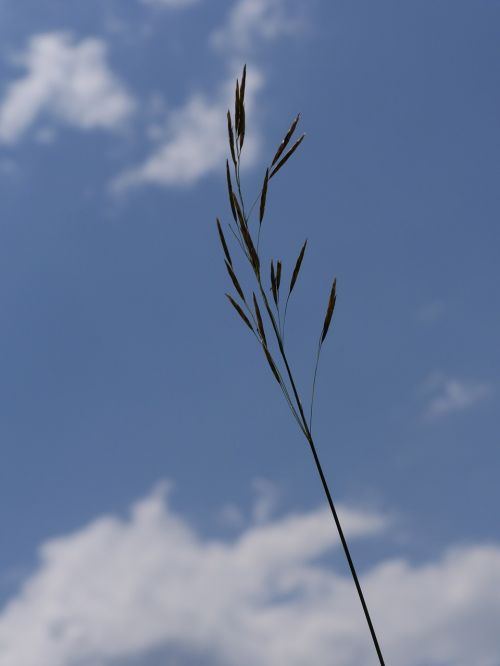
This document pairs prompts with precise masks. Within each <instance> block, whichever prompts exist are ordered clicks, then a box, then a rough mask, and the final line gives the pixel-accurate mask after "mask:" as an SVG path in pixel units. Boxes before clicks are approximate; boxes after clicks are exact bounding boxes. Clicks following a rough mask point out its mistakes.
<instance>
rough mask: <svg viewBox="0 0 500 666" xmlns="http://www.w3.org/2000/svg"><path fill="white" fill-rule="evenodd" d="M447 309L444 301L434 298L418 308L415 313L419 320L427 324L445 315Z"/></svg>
mask: <svg viewBox="0 0 500 666" xmlns="http://www.w3.org/2000/svg"><path fill="white" fill-rule="evenodd" d="M445 309H446V308H445V304H444V303H443V301H439V300H434V301H429V302H428V303H425V304H424V305H422V306H421V307H420V308H418V310H417V311H416V313H415V315H416V318H417V319H418V321H420V322H422V323H425V324H431V323H433V322H435V321H437V320H438V319H440V318H441V317H442V316H443V314H444V312H445Z"/></svg>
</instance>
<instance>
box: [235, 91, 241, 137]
mask: <svg viewBox="0 0 500 666" xmlns="http://www.w3.org/2000/svg"><path fill="white" fill-rule="evenodd" d="M234 127H235V129H236V136H237V137H238V136H239V134H240V82H239V81H238V79H236V91H235V93H234Z"/></svg>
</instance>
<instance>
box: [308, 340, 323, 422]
mask: <svg viewBox="0 0 500 666" xmlns="http://www.w3.org/2000/svg"><path fill="white" fill-rule="evenodd" d="M320 354H321V338H320V340H319V342H318V351H317V353H316V364H315V366H314V377H313V383H312V391H311V409H310V412H309V431H310V432H311V433H312V421H313V406H314V394H315V391H316V377H317V375H318V364H319V356H320Z"/></svg>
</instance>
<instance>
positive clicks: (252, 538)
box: [0, 484, 500, 666]
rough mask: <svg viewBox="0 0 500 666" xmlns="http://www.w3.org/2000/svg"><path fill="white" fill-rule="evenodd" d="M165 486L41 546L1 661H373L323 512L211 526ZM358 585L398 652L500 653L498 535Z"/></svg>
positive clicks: (410, 665)
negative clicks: (212, 533)
mask: <svg viewBox="0 0 500 666" xmlns="http://www.w3.org/2000/svg"><path fill="white" fill-rule="evenodd" d="M167 488H168V485H167V484H163V486H160V487H158V488H157V489H156V490H155V491H154V492H153V493H152V494H150V495H149V496H148V497H146V498H144V499H142V500H140V501H139V502H137V503H136V504H134V505H133V507H132V509H131V513H130V516H129V517H128V518H126V519H120V518H117V517H114V516H103V517H100V518H97V519H96V520H94V521H92V522H91V523H90V524H88V525H87V526H85V527H83V528H82V529H80V530H78V531H76V532H73V533H71V534H68V535H66V536H61V537H59V538H56V539H51V540H49V541H48V542H46V543H45V544H43V545H42V546H41V548H40V561H39V565H38V567H37V568H36V570H35V571H34V572H33V573H32V574H31V575H30V576H29V577H28V578H27V580H26V581H25V583H24V585H23V586H22V588H21V589H20V590H19V592H18V593H17V594H16V595H15V596H14V597H13V598H12V599H11V600H10V601H9V602H8V603H7V604H6V605H5V607H4V608H3V609H2V610H1V611H0V663H2V666H41V664H50V665H51V666H77V665H78V666H83V665H85V666H87V665H90V664H92V665H93V666H112V665H115V666H116V664H125V663H126V664H141V665H142V666H146V665H149V664H151V665H152V664H153V663H154V664H158V663H173V662H172V659H175V663H176V664H178V665H179V666H188V664H193V661H192V659H193V658H194V657H195V658H197V659H201V661H202V662H203V663H205V664H208V663H210V664H211V663H213V664H218V665H219V666H221V665H227V666H229V665H231V666H310V664H311V663H314V664H326V663H328V664H332V666H370V664H372V663H373V659H374V656H373V648H372V646H371V645H370V642H369V637H368V632H367V629H366V626H365V625H364V620H363V617H362V614H361V609H360V607H359V602H358V600H357V598H356V596H355V592H354V590H353V586H352V582H351V580H350V579H349V578H348V575H347V574H346V573H345V570H344V568H342V573H340V572H339V571H337V570H336V569H335V568H332V565H331V564H330V563H325V562H322V561H321V558H322V557H324V556H325V555H327V554H328V553H329V552H331V551H332V549H334V548H338V539H337V538H336V534H335V531H334V529H333V526H332V523H331V517H330V516H329V514H328V511H327V510H325V509H318V510H315V511H309V512H305V513H301V514H295V515H289V516H285V517H281V518H279V519H274V520H273V521H271V522H268V523H265V524H261V523H259V524H256V523H255V524H252V525H247V526H246V528H244V529H242V530H241V532H240V533H239V535H238V536H237V537H236V538H235V539H233V540H232V541H224V540H220V539H203V538H201V537H200V536H199V535H198V534H197V533H196V531H195V530H194V529H193V527H192V526H191V525H189V523H188V522H187V521H186V520H185V519H183V518H182V517H181V516H179V515H178V514H176V512H175V511H174V510H173V509H172V508H171V507H170V505H169V503H168V495H167V493H166V490H167ZM342 516H343V521H344V524H345V527H346V532H347V534H348V536H349V538H350V540H351V542H353V543H354V544H355V543H356V540H357V539H360V538H372V539H373V538H380V537H381V536H382V535H383V534H384V533H386V532H387V530H388V529H389V527H390V524H391V522H390V521H389V520H388V519H387V517H386V516H383V515H380V514H377V513H370V512H366V511H360V510H356V509H352V508H351V509H349V508H346V507H342ZM358 548H359V546H358ZM362 582H363V585H364V589H365V594H366V597H367V600H368V603H369V605H370V608H371V611H372V614H373V618H374V622H375V624H376V627H377V630H378V632H379V634H380V639H381V642H382V645H383V647H384V650H385V652H386V658H387V660H388V663H397V664H398V666H421V665H422V664H424V663H425V664H426V665H429V666H430V665H431V664H433V665H434V664H435V665H436V666H437V664H439V665H440V666H445V665H446V666H470V664H472V663H473V664H474V666H495V665H496V664H497V663H498V654H499V652H500V636H499V634H498V625H499V623H500V545H499V544H495V545H475V546H474V545H471V546H468V547H462V548H450V549H449V550H447V551H446V552H445V553H444V554H443V555H442V556H441V557H440V558H438V559H437V560H435V561H432V562H429V563H426V564H423V565H414V564H411V563H410V562H408V561H406V560H404V559H401V558H398V559H391V560H385V561H382V562H380V563H378V564H376V565H374V566H371V567H370V568H368V569H367V570H366V571H365V572H364V573H363V576H362ZM153 654H156V655H157V657H156V658H155V660H154V661H152V660H151V655H153ZM158 655H160V656H161V658H160V659H158ZM173 655H175V657H174V656H173ZM195 663H199V662H198V661H196V662H195Z"/></svg>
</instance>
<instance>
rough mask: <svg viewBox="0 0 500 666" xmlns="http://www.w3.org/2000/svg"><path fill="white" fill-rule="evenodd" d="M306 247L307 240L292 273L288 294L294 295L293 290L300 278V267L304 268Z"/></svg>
mask: <svg viewBox="0 0 500 666" xmlns="http://www.w3.org/2000/svg"><path fill="white" fill-rule="evenodd" d="M306 246H307V240H306V241H305V243H304V245H303V246H302V249H301V250H300V253H299V256H298V257H297V261H296V263H295V268H294V269H293V273H292V279H291V280H290V289H289V290H288V293H289V294H291V293H292V289H293V288H294V287H295V283H296V282H297V278H298V277H299V271H300V267H301V266H302V260H303V259H304V253H305V251H306Z"/></svg>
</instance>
